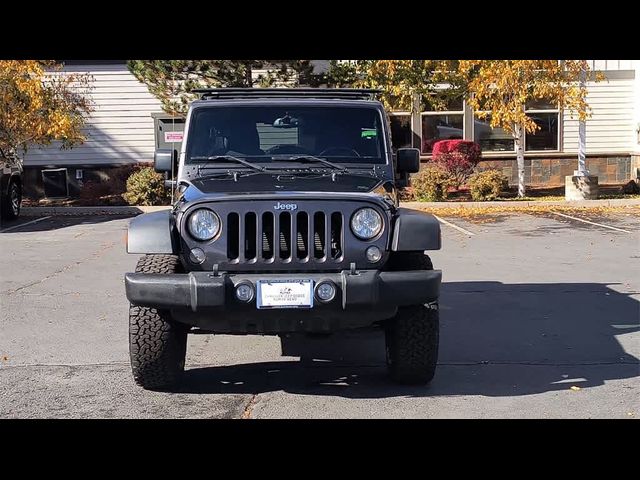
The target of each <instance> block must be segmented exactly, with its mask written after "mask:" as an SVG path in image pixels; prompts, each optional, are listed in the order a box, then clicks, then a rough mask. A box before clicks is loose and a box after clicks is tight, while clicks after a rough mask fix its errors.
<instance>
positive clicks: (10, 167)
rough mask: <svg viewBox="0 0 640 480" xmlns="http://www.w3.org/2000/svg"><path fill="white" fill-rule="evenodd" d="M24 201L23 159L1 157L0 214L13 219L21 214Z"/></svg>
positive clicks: (4, 217)
mask: <svg viewBox="0 0 640 480" xmlns="http://www.w3.org/2000/svg"><path fill="white" fill-rule="evenodd" d="M21 203H22V161H21V160H20V159H19V158H17V157H9V158H5V157H0V215H1V217H2V220H13V219H14V218H17V217H18V215H20V204H21Z"/></svg>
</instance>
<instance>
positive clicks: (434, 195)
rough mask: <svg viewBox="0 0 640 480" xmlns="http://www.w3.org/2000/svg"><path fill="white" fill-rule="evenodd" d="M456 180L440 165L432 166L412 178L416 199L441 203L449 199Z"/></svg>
mask: <svg viewBox="0 0 640 480" xmlns="http://www.w3.org/2000/svg"><path fill="white" fill-rule="evenodd" d="M454 185H455V179H454V178H453V177H452V176H451V173H449V172H448V171H447V170H446V169H445V168H443V167H442V166H440V165H436V164H430V165H427V166H426V167H424V168H423V169H422V170H420V171H419V172H418V173H416V174H415V175H413V176H412V177H411V187H412V189H413V195H414V196H415V198H416V199H418V200H422V201H427V202H441V201H443V200H446V199H447V195H448V194H449V189H450V188H451V187H453V186H454Z"/></svg>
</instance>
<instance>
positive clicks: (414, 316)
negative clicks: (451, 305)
mask: <svg viewBox="0 0 640 480" xmlns="http://www.w3.org/2000/svg"><path fill="white" fill-rule="evenodd" d="M439 329H440V327H439V318H438V304H437V303H432V304H429V305H416V306H411V307H400V308H399V309H398V313H397V314H396V316H395V317H394V318H392V319H390V320H388V321H387V324H386V329H385V339H386V344H387V366H388V368H389V373H390V374H391V378H393V379H394V380H395V381H396V382H398V383H404V384H425V383H429V382H430V381H431V379H433V376H434V375H435V373H436V364H437V363H438V343H439V338H438V337H439Z"/></svg>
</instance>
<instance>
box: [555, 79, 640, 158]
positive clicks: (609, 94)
mask: <svg viewBox="0 0 640 480" xmlns="http://www.w3.org/2000/svg"><path fill="white" fill-rule="evenodd" d="M629 73H630V75H629V76H631V77H633V75H632V74H631V72H629ZM605 75H606V72H605ZM635 83H636V79H635V78H622V79H617V78H611V79H608V80H604V81H602V82H598V83H594V82H589V83H588V84H587V88H588V93H587V102H588V103H589V106H590V107H591V110H592V116H591V117H590V118H589V119H588V120H587V124H586V126H587V154H599V153H626V154H628V153H630V152H631V151H632V150H633V149H634V147H635V145H636V139H635V126H634V118H635V115H636V113H635V105H634V103H635V95H636V88H635ZM562 121H563V129H562V140H563V141H562V151H563V152H564V153H577V152H578V118H577V116H576V115H574V116H573V118H572V116H571V114H570V112H564V114H563V118H562Z"/></svg>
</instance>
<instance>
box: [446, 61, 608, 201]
mask: <svg viewBox="0 0 640 480" xmlns="http://www.w3.org/2000/svg"><path fill="white" fill-rule="evenodd" d="M588 71H589V66H588V64H587V62H586V61H584V60H562V61H559V60H460V61H459V62H458V64H457V69H456V71H455V72H454V73H453V75H454V76H455V77H456V79H457V82H458V83H460V84H463V85H464V88H465V91H466V98H467V102H468V103H469V104H470V105H471V107H472V108H473V109H474V110H475V112H476V115H477V116H478V117H479V118H485V119H486V118H488V119H489V120H490V125H491V127H492V128H496V127H500V128H503V129H504V130H505V131H507V132H508V133H510V134H511V135H512V137H513V140H514V142H515V147H516V159H517V165H518V196H519V197H523V196H524V195H525V179H524V145H523V143H524V133H525V132H527V133H534V132H535V131H536V130H538V129H539V128H540V127H539V126H538V125H537V124H536V123H535V121H534V120H533V119H532V118H531V117H529V116H528V115H527V114H526V112H525V108H526V105H527V104H528V103H529V102H532V101H534V100H546V101H548V102H550V103H552V104H555V105H558V107H559V108H560V109H561V110H565V111H568V112H569V113H570V114H571V115H573V114H574V113H576V114H577V115H578V117H579V119H580V120H582V121H584V120H585V119H586V118H588V117H589V115H590V110H589V106H588V104H587V101H586V95H587V91H586V88H585V86H584V83H583V84H581V83H580V79H581V76H582V75H585V74H588ZM596 79H600V77H597V78H596Z"/></svg>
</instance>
